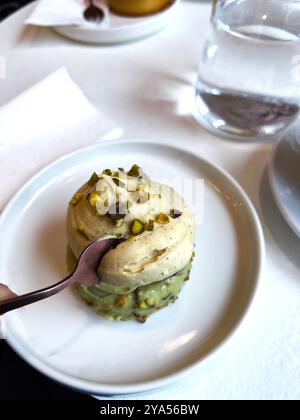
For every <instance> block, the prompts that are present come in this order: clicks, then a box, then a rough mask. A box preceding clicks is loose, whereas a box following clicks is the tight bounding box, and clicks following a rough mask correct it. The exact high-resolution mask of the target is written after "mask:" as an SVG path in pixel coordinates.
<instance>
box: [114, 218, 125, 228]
mask: <svg viewBox="0 0 300 420" xmlns="http://www.w3.org/2000/svg"><path fill="white" fill-rule="evenodd" d="M124 223H125V219H120V220H116V222H115V226H116V228H120V227H122V226H123V225H124Z"/></svg>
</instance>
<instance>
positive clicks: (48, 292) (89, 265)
mask: <svg viewBox="0 0 300 420" xmlns="http://www.w3.org/2000/svg"><path fill="white" fill-rule="evenodd" d="M121 242H123V239H117V238H108V239H100V240H98V241H96V242H93V243H92V244H91V245H89V246H88V247H87V248H86V249H85V250H84V251H83V253H82V254H81V256H80V258H79V260H78V263H77V266H76V269H75V271H74V272H73V273H72V274H70V275H69V276H68V277H66V278H65V279H64V280H62V281H60V282H59V283H57V284H55V285H53V286H50V287H47V288H46V289H42V290H37V291H36V292H32V293H28V294H26V295H23V296H17V297H15V298H12V299H8V300H5V301H3V302H0V315H4V314H5V313H7V312H10V311H13V310H15V309H18V308H22V307H23V306H27V305H31V304H32V303H35V302H38V301H40V300H43V299H47V298H49V297H51V296H54V295H56V294H57V293H59V292H61V291H62V290H64V289H65V288H66V287H68V286H70V285H71V284H74V283H81V284H84V285H85V286H94V285H95V284H97V283H99V277H98V275H97V269H98V267H99V264H100V262H101V260H102V258H103V257H104V255H105V254H106V253H107V252H109V251H110V250H112V249H114V248H116V247H117V246H118V245H119V244H120V243H121Z"/></svg>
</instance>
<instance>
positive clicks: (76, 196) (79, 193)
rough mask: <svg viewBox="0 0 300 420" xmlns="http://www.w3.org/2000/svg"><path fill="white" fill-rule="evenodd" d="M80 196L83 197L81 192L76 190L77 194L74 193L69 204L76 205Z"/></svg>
mask: <svg viewBox="0 0 300 420" xmlns="http://www.w3.org/2000/svg"><path fill="white" fill-rule="evenodd" d="M82 197H83V194H82V193H81V192H78V193H77V194H75V195H74V197H73V198H72V200H71V201H70V204H71V205H72V206H74V207H75V206H77V204H78V203H79V201H80V200H81V199H82Z"/></svg>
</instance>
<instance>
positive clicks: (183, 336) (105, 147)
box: [0, 141, 264, 395]
mask: <svg viewBox="0 0 300 420" xmlns="http://www.w3.org/2000/svg"><path fill="white" fill-rule="evenodd" d="M132 163H138V164H140V165H141V166H142V167H143V168H144V169H145V171H146V172H147V173H148V174H149V175H150V176H151V177H153V178H154V179H157V180H159V181H163V182H168V183H169V184H171V185H174V183H177V180H178V179H180V180H183V179H193V180H195V179H204V180H205V194H204V220H203V221H201V224H200V225H199V226H198V230H197V249H196V259H195V262H194V268H193V270H192V275H191V279H190V281H189V282H187V284H186V285H185V287H184V289H183V291H182V293H181V295H180V299H179V300H178V301H177V302H176V304H174V305H171V306H169V307H168V308H166V309H164V310H162V311H160V312H158V313H157V314H155V315H154V316H152V317H151V318H150V319H149V320H148V321H147V323H146V324H139V323H137V322H127V323H118V322H117V323H112V322H109V321H107V320H105V319H103V318H100V317H97V316H96V315H95V314H94V313H92V312H91V311H90V310H89V309H88V308H87V307H86V306H84V305H83V304H81V302H79V301H78V300H77V299H76V297H75V296H73V294H72V292H71V291H70V290H67V291H65V292H64V293H62V294H61V295H59V296H56V297H54V298H51V299H49V300H47V301H43V302H40V303H37V304H35V305H32V306H30V307H27V308H23V309H21V310H19V311H15V312H12V313H10V314H7V315H6V316H5V318H4V321H5V327H6V331H7V340H8V342H9V344H10V345H11V346H12V347H13V349H15V350H16V351H17V353H18V354H19V355H20V356H21V357H23V358H24V359H25V360H27V361H28V362H29V363H30V364H31V365H32V366H34V367H36V368H37V369H38V370H40V371H41V372H43V373H45V374H46V375H48V376H49V377H51V378H53V379H55V380H57V381H59V382H62V383H63V384H65V385H68V386H71V387H73V388H76V389H78V390H81V391H84V392H88V393H90V394H94V395H97V394H98V395H99V394H127V393H136V392H141V391H146V390H151V389H154V388H158V387H162V386H165V385H167V384H168V383H170V382H171V381H174V380H175V379H178V378H180V377H181V376H182V375H184V374H186V373H187V372H189V371H190V370H191V369H192V368H193V367H194V366H195V365H198V364H199V363H200V361H203V363H204V359H205V358H206V356H208V355H209V354H210V353H212V352H213V350H215V349H216V348H218V347H219V346H220V344H221V343H223V342H224V340H225V339H226V338H228V337H229V336H230V335H231V334H232V332H233V331H234V330H235V329H236V327H237V326H238V325H239V323H240V321H241V319H242V318H243V316H244V315H245V312H246V310H247V309H248V307H249V305H250V303H251V301H252V299H253V296H254V292H255V290H256V286H257V282H258V278H259V275H260V272H261V268H262V261H263V257H264V241H263V235H262V231H261V227H260V224H259V221H258V218H257V216H256V213H255V211H254V209H253V207H252V205H251V203H250V201H249V199H248V198H247V196H246V195H245V193H244V192H243V190H242V189H241V188H240V187H239V186H238V184H237V183H236V182H235V181H234V180H233V179H232V178H231V177H229V176H228V175H226V174H225V173H224V172H223V171H222V170H220V169H218V168H216V167H215V166H213V165H212V164H210V163H208V162H207V161H204V160H202V159H201V158H200V157H197V156H196V155H193V154H191V153H189V152H186V151H185V150H183V149H176V148H173V147H171V146H167V145H163V144H158V143H145V142H141V141H140V142H137V141H116V142H107V143H101V144H98V145H95V146H92V147H89V148H87V149H83V150H79V151H78V152H76V153H74V154H72V155H69V156H66V157H65V158H63V159H61V160H59V161H58V162H56V163H54V164H53V165H51V166H50V167H48V168H46V169H45V170H43V171H42V172H41V173H39V174H38V175H37V176H36V177H35V178H33V179H32V180H31V181H30V182H29V183H28V184H27V185H26V186H25V187H24V188H23V189H22V190H21V191H20V192H19V193H18V194H17V195H16V196H15V198H14V199H13V200H12V202H11V203H10V204H9V206H8V207H7V208H6V210H5V212H4V213H3V215H2V217H1V219H0V232H1V236H0V261H1V266H0V278H1V279H7V280H8V281H10V282H11V283H9V284H10V286H11V287H12V288H13V289H15V290H16V291H17V292H18V293H24V292H28V291H31V290H35V289H38V288H41V287H44V286H47V285H49V284H52V283H54V282H56V281H57V280H58V279H60V278H62V277H64V276H65V275H66V273H67V271H66V264H65V251H66V239H65V217H66V208H67V205H68V201H69V199H70V197H71V196H72V195H73V193H74V191H75V190H76V189H77V188H78V187H79V186H80V185H81V184H82V183H83V182H85V181H86V179H87V178H88V177H89V176H90V174H91V172H93V171H94V170H99V171H100V170H101V169H103V168H106V167H112V168H113V167H120V166H126V167H128V166H130V165H131V164H132ZM186 198H187V199H188V200H189V197H186ZM189 201H190V200H189ZM190 204H193V203H192V202H190ZM199 220H200V219H199Z"/></svg>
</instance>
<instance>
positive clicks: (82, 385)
mask: <svg viewBox="0 0 300 420" xmlns="http://www.w3.org/2000/svg"><path fill="white" fill-rule="evenodd" d="M128 143H130V144H136V145H137V146H138V147H140V146H147V145H148V146H152V147H153V146H154V147H164V148H166V147H167V148H170V149H172V150H174V151H179V152H183V153H185V154H189V155H192V156H193V157H196V158H197V159H198V160H199V162H200V163H201V162H202V163H204V164H205V165H207V166H209V167H210V168H212V169H213V170H214V171H215V172H217V173H218V174H219V175H220V176H222V177H223V178H225V179H226V181H227V182H228V183H229V184H231V186H233V187H234V189H235V190H236V191H237V192H238V194H239V195H240V196H241V198H242V199H243V201H244V203H245V204H246V205H247V209H248V212H249V216H251V219H252V220H251V224H253V226H254V227H255V234H254V237H255V242H256V247H257V268H256V272H255V279H254V281H253V287H252V291H251V293H250V295H249V299H248V302H247V304H246V305H245V307H244V309H243V311H242V313H241V315H240V317H239V319H237V321H236V323H235V325H234V326H233V327H232V328H231V330H230V331H229V332H228V333H227V334H226V336H225V337H224V338H223V339H222V340H221V341H220V342H219V343H218V344H217V345H216V346H215V347H214V348H213V349H211V350H210V351H209V352H208V353H207V354H205V355H204V356H203V357H200V358H198V359H197V360H196V361H194V362H193V363H190V364H188V365H187V366H185V367H184V368H181V369H179V370H178V371H176V372H173V373H171V374H165V375H164V376H162V377H161V378H159V379H155V380H146V381H143V382H136V383H130V384H117V385H112V384H105V383H100V382H97V381H88V380H84V379H80V378H76V377H73V376H70V375H68V374H66V373H63V372H61V371H58V370H57V369H55V368H53V367H51V366H49V365H48V364H46V363H45V362H43V361H41V360H40V359H39V358H38V356H36V355H32V354H31V353H30V351H27V350H26V349H25V350H24V348H23V349H22V347H23V346H22V344H21V343H19V342H18V341H19V340H18V339H17V338H16V337H15V336H14V334H13V333H10V331H9V329H6V326H5V316H4V319H2V320H1V322H2V325H3V324H4V330H5V331H6V340H7V343H8V344H9V345H10V347H12V349H13V350H14V351H15V352H16V353H17V354H18V355H19V356H20V357H21V358H22V359H23V360H25V361H26V362H27V363H29V365H31V366H32V367H33V368H35V369H37V370H38V371H40V372H41V373H42V374H44V375H46V376H47V377H48V378H50V379H52V380H55V381H57V382H60V383H61V384H63V385H65V386H67V387H70V388H73V389H75V390H77V391H79V392H82V393H87V394H90V395H104V396H109V395H131V394H139V393H144V392H149V391H153V390H158V389H162V388H165V387H166V386H167V385H169V384H171V383H173V382H176V381H178V380H180V379H182V378H183V377H185V376H186V375H188V374H189V373H191V372H192V371H193V370H194V369H195V368H197V367H200V365H203V364H204V363H205V362H206V363H207V362H208V361H209V360H211V359H212V358H213V357H216V356H217V354H219V352H221V351H222V350H223V349H224V348H225V346H226V345H228V343H229V342H230V341H231V339H233V337H234V336H235V335H236V334H237V332H238V331H239V329H240V327H241V326H242V324H243V323H244V322H245V320H246V319H247V317H248V315H249V313H250V312H251V308H252V306H253V304H254V301H255V297H256V295H257V292H258V288H259V284H260V280H261V277H262V274H263V269H264V265H265V257H266V247H265V238H264V233H263V229H262V225H261V222H260V219H259V216H258V213H257V211H256V209H255V207H254V204H253V203H252V201H251V199H250V198H249V196H248V194H247V193H246V191H245V190H244V189H243V188H242V186H241V185H240V184H239V183H238V182H237V181H236V180H235V179H234V177H233V176H232V175H230V174H229V173H228V172H227V171H226V170H225V169H223V168H222V167H221V166H219V165H218V164H215V163H213V162H211V161H210V160H208V159H206V158H203V157H202V156H201V155H198V154H197V153H196V152H195V151H192V150H189V149H188V148H184V147H182V146H180V145H178V144H176V145H175V144H172V142H171V141H170V142H166V141H151V140H149V139H147V140H143V139H134V138H128V139H126V138H124V139H120V140H109V141H103V142H99V143H96V144H93V145H90V146H88V147H83V148H80V149H77V150H75V151H73V152H71V153H68V154H65V155H64V156H62V157H61V158H59V159H56V160H55V161H53V162H52V163H50V164H49V165H47V166H45V167H44V168H43V169H41V170H40V171H38V172H37V173H36V174H35V175H34V176H33V177H32V178H30V179H29V180H28V181H27V182H26V183H25V184H24V185H23V186H22V187H21V188H20V189H19V190H18V191H17V192H16V194H14V196H13V198H12V199H11V200H10V201H9V202H8V204H7V205H6V206H5V208H4V210H3V212H2V213H1V215H0V231H1V226H2V224H3V223H4V221H5V218H6V217H7V215H9V213H10V211H11V208H13V207H14V206H15V204H16V203H17V202H18V200H19V197H20V196H21V195H22V194H23V193H24V192H25V191H26V190H27V189H28V188H30V186H31V185H32V184H34V183H35V182H36V181H37V180H38V179H39V178H40V177H41V176H42V175H44V174H45V173H47V172H48V171H51V169H54V168H55V166H57V165H59V164H61V163H62V162H64V161H67V160H69V159H72V158H73V157H76V156H77V155H80V154H81V153H83V152H88V151H93V150H95V149H98V148H102V147H109V146H110V145H116V144H128ZM0 246H1V240H0Z"/></svg>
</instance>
